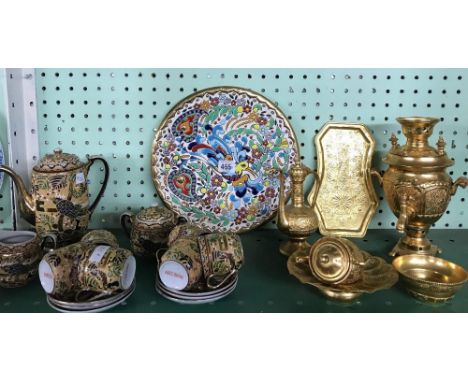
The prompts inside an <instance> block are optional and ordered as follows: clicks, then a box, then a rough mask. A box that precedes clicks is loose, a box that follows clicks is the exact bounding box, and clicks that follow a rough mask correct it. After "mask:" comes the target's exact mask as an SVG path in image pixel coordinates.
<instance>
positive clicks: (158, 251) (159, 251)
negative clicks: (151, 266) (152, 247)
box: [155, 247, 167, 269]
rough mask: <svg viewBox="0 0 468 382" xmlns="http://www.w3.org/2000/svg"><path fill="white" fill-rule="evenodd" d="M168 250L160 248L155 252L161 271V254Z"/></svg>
mask: <svg viewBox="0 0 468 382" xmlns="http://www.w3.org/2000/svg"><path fill="white" fill-rule="evenodd" d="M166 250H167V247H161V248H158V249H157V250H156V252H155V256H156V262H157V263H158V269H159V266H160V265H161V260H160V259H159V254H160V253H161V251H166Z"/></svg>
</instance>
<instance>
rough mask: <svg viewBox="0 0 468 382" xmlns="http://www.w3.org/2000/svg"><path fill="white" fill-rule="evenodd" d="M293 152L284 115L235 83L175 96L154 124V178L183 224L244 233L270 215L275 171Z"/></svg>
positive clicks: (275, 196)
mask: <svg viewBox="0 0 468 382" xmlns="http://www.w3.org/2000/svg"><path fill="white" fill-rule="evenodd" d="M298 155H299V149H298V146H297V141H296V136H295V134H294V131H293V129H292V127H291V125H290V124H289V121H288V118H287V117H286V116H285V115H284V114H283V113H282V112H281V111H280V110H279V109H278V108H277V107H276V106H275V105H274V104H273V103H272V102H270V101H269V100H267V99H266V98H264V97H263V96H261V95H260V94H257V93H255V92H252V91H250V90H246V89H242V88H235V87H220V88H210V89H206V90H203V91H200V92H197V93H194V94H192V95H190V96H189V97H187V98H185V99H183V100H182V101H181V102H179V103H178V104H177V105H176V106H175V107H174V108H173V109H172V110H171V111H170V112H169V113H168V115H167V116H166V118H165V119H164V121H163V122H162V124H161V126H160V127H159V129H157V130H156V136H155V139H154V142H153V150H152V172H153V180H154V183H155V185H156V189H157V190H158V193H159V195H160V197H161V199H162V200H163V202H164V203H165V204H166V205H167V206H168V207H170V208H171V209H172V210H173V211H174V212H176V213H177V214H178V215H180V216H183V217H184V218H186V219H187V220H188V221H189V222H190V223H192V224H194V225H196V226H198V227H200V228H203V229H206V230H208V231H212V232H215V231H216V232H244V231H248V230H251V229H254V228H256V227H258V226H259V225H261V224H262V223H265V222H266V221H268V220H269V219H270V218H272V217H273V215H274V214H275V212H276V211H277V208H278V199H279V196H278V190H279V184H278V171H279V170H282V171H284V172H285V173H286V174H287V172H288V170H289V167H290V166H291V165H292V164H293V163H294V162H295V160H296V157H297V156H298ZM289 189H290V187H289V182H288V183H287V184H286V192H287V194H288V195H289Z"/></svg>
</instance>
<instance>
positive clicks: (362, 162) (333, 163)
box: [308, 123, 378, 237]
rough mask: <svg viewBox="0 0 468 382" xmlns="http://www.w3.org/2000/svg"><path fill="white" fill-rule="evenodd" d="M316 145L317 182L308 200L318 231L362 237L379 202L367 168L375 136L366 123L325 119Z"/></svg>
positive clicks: (327, 233)
mask: <svg viewBox="0 0 468 382" xmlns="http://www.w3.org/2000/svg"><path fill="white" fill-rule="evenodd" d="M315 146H316V151H317V173H318V178H319V179H320V182H316V184H314V187H313V189H312V191H311V192H310V194H309V196H308V201H309V204H310V205H313V206H314V210H315V212H316V214H317V219H318V226H319V230H320V233H321V234H322V235H331V236H347V237H364V236H365V234H366V231H367V227H368V225H369V222H370V220H371V218H372V216H373V215H374V213H375V210H376V208H377V206H378V199H377V196H376V194H375V190H374V187H373V185H372V180H371V175H372V174H373V173H374V171H371V168H370V167H371V161H372V154H373V152H374V146H375V142H374V138H373V137H372V135H371V133H370V132H369V130H368V129H367V127H366V126H365V125H361V124H341V123H327V124H325V125H324V126H323V128H322V129H321V130H320V132H319V133H318V134H317V135H316V137H315ZM314 198H316V202H315V204H314V201H313V200H314Z"/></svg>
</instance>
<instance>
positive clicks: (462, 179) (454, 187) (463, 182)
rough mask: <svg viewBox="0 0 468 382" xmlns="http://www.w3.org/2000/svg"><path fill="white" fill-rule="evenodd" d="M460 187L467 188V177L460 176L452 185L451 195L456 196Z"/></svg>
mask: <svg viewBox="0 0 468 382" xmlns="http://www.w3.org/2000/svg"><path fill="white" fill-rule="evenodd" d="M458 186H460V187H462V188H465V187H466V186H468V178H467V177H465V176H460V177H459V178H458V179H457V180H456V181H455V182H453V184H452V188H451V194H452V195H455V194H456V192H457V189H458Z"/></svg>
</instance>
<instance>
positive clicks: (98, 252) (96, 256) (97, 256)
mask: <svg viewBox="0 0 468 382" xmlns="http://www.w3.org/2000/svg"><path fill="white" fill-rule="evenodd" d="M109 248H110V246H108V245H98V246H97V247H96V249H95V250H94V251H93V253H92V254H91V256H90V257H89V261H90V262H92V263H99V262H100V261H101V260H102V258H103V257H104V255H105V254H106V252H107V250H108V249H109Z"/></svg>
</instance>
